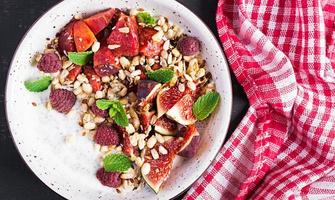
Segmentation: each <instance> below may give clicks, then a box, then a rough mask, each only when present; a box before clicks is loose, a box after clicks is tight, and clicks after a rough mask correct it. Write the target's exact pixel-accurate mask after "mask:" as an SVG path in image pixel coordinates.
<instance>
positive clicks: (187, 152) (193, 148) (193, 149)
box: [178, 135, 200, 158]
mask: <svg viewBox="0 0 335 200" xmlns="http://www.w3.org/2000/svg"><path fill="white" fill-rule="evenodd" d="M199 144H200V136H198V135H197V136H194V137H193V138H192V141H191V142H190V144H189V145H187V147H186V148H185V149H184V150H182V151H181V152H179V153H178V155H180V156H183V157H186V158H192V157H193V156H194V155H195V154H196V153H197V151H198V149H199Z"/></svg>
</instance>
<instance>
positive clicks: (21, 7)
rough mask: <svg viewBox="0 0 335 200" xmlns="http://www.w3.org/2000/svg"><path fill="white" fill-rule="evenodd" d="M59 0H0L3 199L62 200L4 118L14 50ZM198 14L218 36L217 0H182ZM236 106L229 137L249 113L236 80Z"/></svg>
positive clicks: (0, 194) (0, 193) (0, 168)
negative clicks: (33, 168)
mask: <svg viewBox="0 0 335 200" xmlns="http://www.w3.org/2000/svg"><path fill="white" fill-rule="evenodd" d="M58 2H59V1H58V0H0V199H2V200H14V199H15V200H16V199H26V200H31V199H33V200H53V199H63V198H62V197H60V196H59V195H58V194H56V193H55V192H53V191H52V190H50V189H49V188H48V187H47V186H46V185H44V184H43V183H42V182H41V181H40V180H39V179H38V178H37V177H36V176H35V175H34V174H33V172H32V171H30V169H29V168H28V167H27V166H26V165H25V163H24V161H23V160H22V159H21V157H20V154H19V152H18V151H17V150H16V148H15V145H14V143H13V140H12V138H11V134H10V132H9V129H8V125H7V121H6V115H5V102H4V101H5V100H4V98H5V86H6V79H7V71H8V68H9V65H10V61H11V58H12V56H13V54H14V51H15V48H16V47H17V45H18V44H19V42H20V39H21V38H22V37H23V35H24V33H25V32H26V31H27V30H28V29H29V27H30V26H31V24H32V23H33V22H34V21H35V20H36V19H37V18H38V17H39V16H40V15H42V14H43V13H44V12H45V11H47V10H48V9H49V8H50V7H52V6H53V5H55V4H56V3H58ZM179 2H180V3H182V4H184V5H185V6H186V7H188V8H189V9H190V10H192V11H193V12H194V13H195V14H197V15H198V16H199V17H200V18H201V19H202V20H203V21H204V22H205V23H206V24H207V25H208V26H209V27H210V29H211V30H212V31H213V32H214V33H215V34H216V36H217V31H216V24H215V13H216V6H217V1H215V0H211V1H209V0H179ZM233 90H234V105H233V113H232V121H231V124H230V128H229V135H230V134H231V132H232V130H234V129H235V128H236V126H237V124H238V123H239V121H240V120H241V118H242V117H243V115H244V113H245V112H246V109H247V106H248V103H247V100H246V97H245V94H244V92H243V90H242V88H241V87H240V86H239V85H238V84H237V82H236V80H235V79H234V77H233Z"/></svg>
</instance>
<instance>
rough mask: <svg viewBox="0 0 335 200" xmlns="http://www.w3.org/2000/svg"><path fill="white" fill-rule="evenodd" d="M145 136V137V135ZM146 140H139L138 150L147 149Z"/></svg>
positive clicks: (141, 138)
mask: <svg viewBox="0 0 335 200" xmlns="http://www.w3.org/2000/svg"><path fill="white" fill-rule="evenodd" d="M140 135H144V134H140ZM144 136H145V135H144ZM145 143H146V142H145V140H144V138H143V137H140V138H139V140H138V148H139V149H140V150H142V149H144V147H145Z"/></svg>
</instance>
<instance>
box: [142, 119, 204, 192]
mask: <svg viewBox="0 0 335 200" xmlns="http://www.w3.org/2000/svg"><path fill="white" fill-rule="evenodd" d="M196 134H198V132H197V131H196V128H195V126H194V125H191V126H188V127H186V130H185V134H184V137H178V138H172V139H170V140H168V141H166V142H164V143H163V144H159V143H157V144H156V145H155V146H154V147H153V148H154V149H156V150H157V152H159V146H161V145H162V146H163V147H164V148H165V149H166V150H167V153H166V154H165V155H163V154H159V157H158V159H153V157H152V155H151V153H150V150H148V149H145V151H144V156H143V157H144V158H145V161H144V164H143V165H142V170H141V172H142V177H143V179H144V181H145V182H146V183H147V185H148V186H149V187H150V188H151V189H152V190H154V191H155V192H156V193H158V192H159V190H160V188H161V186H162V184H163V183H164V182H165V181H166V180H167V178H168V177H169V175H170V173H171V169H172V165H173V161H174V159H175V157H176V155H177V153H178V152H180V150H181V149H184V148H185V146H187V144H189V142H190V141H191V140H192V138H193V136H194V135H196ZM148 164H149V166H150V170H149V172H148V173H147V174H143V171H144V170H143V166H145V165H147V166H148Z"/></svg>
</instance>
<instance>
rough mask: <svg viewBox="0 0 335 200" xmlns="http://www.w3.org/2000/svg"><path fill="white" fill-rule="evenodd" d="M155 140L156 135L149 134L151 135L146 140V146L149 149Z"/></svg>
mask: <svg viewBox="0 0 335 200" xmlns="http://www.w3.org/2000/svg"><path fill="white" fill-rule="evenodd" d="M156 142H157V139H156V137H155V136H154V135H153V136H151V137H150V138H149V140H148V142H147V146H148V147H149V148H150V149H151V148H152V147H154V146H155V144H156Z"/></svg>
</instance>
